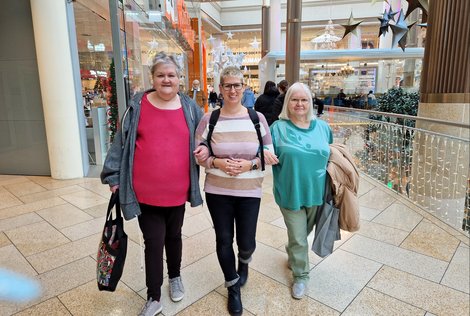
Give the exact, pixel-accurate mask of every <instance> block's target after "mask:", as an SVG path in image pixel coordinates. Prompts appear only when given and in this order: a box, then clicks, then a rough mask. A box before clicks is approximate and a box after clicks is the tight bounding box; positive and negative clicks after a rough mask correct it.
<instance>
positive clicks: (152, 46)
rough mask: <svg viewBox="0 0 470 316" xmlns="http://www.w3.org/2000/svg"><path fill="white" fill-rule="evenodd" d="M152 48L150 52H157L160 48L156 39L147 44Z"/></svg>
mask: <svg viewBox="0 0 470 316" xmlns="http://www.w3.org/2000/svg"><path fill="white" fill-rule="evenodd" d="M147 43H148V44H149V46H150V50H156V49H157V47H158V42H157V40H156V39H152V41H150V42H147Z"/></svg>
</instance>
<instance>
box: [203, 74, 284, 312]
mask: <svg viewBox="0 0 470 316" xmlns="http://www.w3.org/2000/svg"><path fill="white" fill-rule="evenodd" d="M219 88H220V91H221V93H222V94H223V96H224V107H223V108H222V109H220V116H219V118H218V121H217V124H216V125H215V128H214V130H213V133H212V136H211V137H210V146H211V149H212V151H213V154H212V155H211V156H209V157H208V158H207V159H202V156H199V155H198V154H196V158H198V160H199V164H200V165H202V166H204V167H205V170H206V180H205V185H204V191H205V193H206V202H207V207H208V208H209V212H210V214H211V217H212V222H213V224H214V229H215V234H216V247H217V257H218V259H219V264H220V266H221V268H222V271H223V273H224V277H225V286H226V287H227V288H228V306H227V307H228V311H229V312H230V314H231V315H241V313H242V311H243V307H242V302H241V297H240V286H243V285H244V284H245V283H246V280H247V278H248V263H249V262H250V261H251V255H252V254H253V252H254V251H255V248H256V240H255V236H256V224H257V221H258V213H259V207H260V200H261V194H262V190H261V185H262V182H263V176H264V175H263V172H262V171H261V170H260V168H259V167H260V166H261V159H260V157H259V153H260V143H259V140H258V136H257V133H256V130H255V127H254V125H253V122H252V121H251V119H250V116H249V114H248V109H247V108H246V107H244V106H243V105H242V103H241V99H242V96H243V90H244V84H243V74H242V72H241V71H240V70H239V69H238V68H237V67H227V68H225V69H224V70H222V73H221V75H220V86H219ZM210 115H211V114H210V113H208V114H206V115H205V116H204V117H203V118H202V119H201V122H200V123H199V126H198V127H197V129H196V139H197V140H198V141H200V142H202V143H204V142H206V143H207V135H208V132H209V119H210ZM258 116H259V122H260V125H261V136H262V140H263V153H264V159H265V164H267V165H273V164H276V163H277V162H278V160H277V157H276V155H275V154H274V150H273V146H272V140H271V135H270V132H269V127H268V124H267V122H266V119H265V117H264V116H263V115H262V114H261V113H258ZM234 224H235V226H236V236H237V240H236V241H237V246H238V270H237V269H236V266H235V253H234V251H233V247H232V244H233V237H234Z"/></svg>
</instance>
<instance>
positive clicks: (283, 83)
mask: <svg viewBox="0 0 470 316" xmlns="http://www.w3.org/2000/svg"><path fill="white" fill-rule="evenodd" d="M277 87H278V88H279V89H280V90H281V91H282V93H286V91H287V89H288V88H289V82H287V80H285V79H284V80H281V81H279V83H278V84H277Z"/></svg>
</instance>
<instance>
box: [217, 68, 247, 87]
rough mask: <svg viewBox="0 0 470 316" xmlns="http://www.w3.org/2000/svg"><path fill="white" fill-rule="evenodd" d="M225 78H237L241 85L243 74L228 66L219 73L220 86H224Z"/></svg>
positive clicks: (238, 69) (237, 69)
mask: <svg viewBox="0 0 470 316" xmlns="http://www.w3.org/2000/svg"><path fill="white" fill-rule="evenodd" d="M226 77H237V78H238V79H240V82H241V83H243V73H242V71H241V70H240V68H238V67H235V66H229V67H225V68H224V69H222V72H221V73H220V84H224V79H225V78H226Z"/></svg>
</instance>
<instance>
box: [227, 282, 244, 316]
mask: <svg viewBox="0 0 470 316" xmlns="http://www.w3.org/2000/svg"><path fill="white" fill-rule="evenodd" d="M227 290H228V303H227V308H228V312H229V313H230V315H232V316H239V315H241V314H242V313H243V306H242V297H241V294H240V280H239V281H238V282H237V283H235V284H234V285H232V286H229V287H228V288H227Z"/></svg>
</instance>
